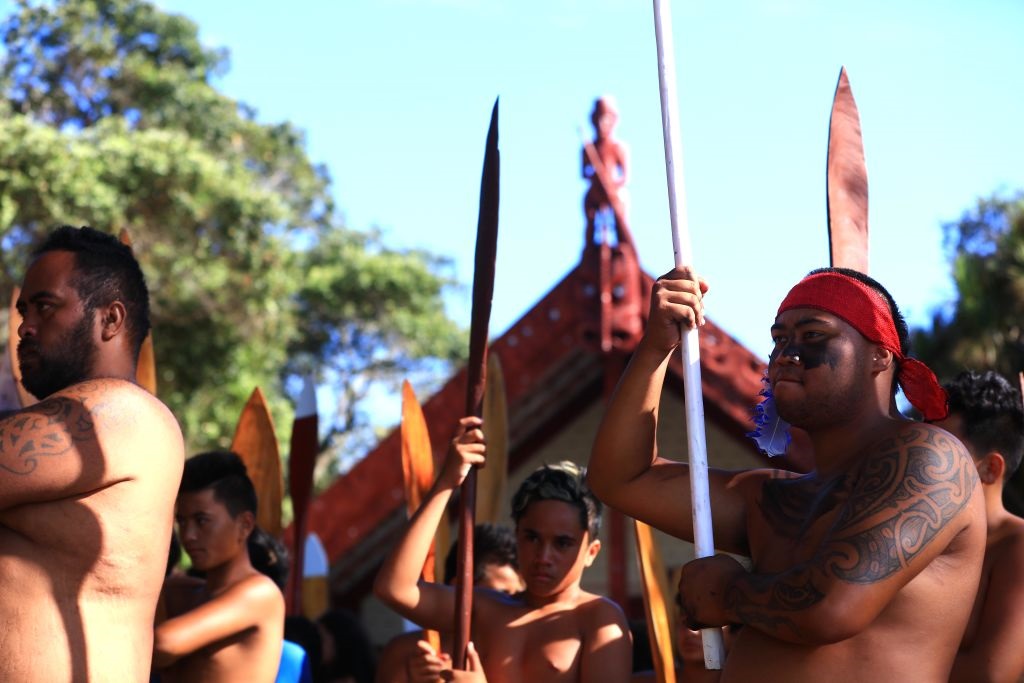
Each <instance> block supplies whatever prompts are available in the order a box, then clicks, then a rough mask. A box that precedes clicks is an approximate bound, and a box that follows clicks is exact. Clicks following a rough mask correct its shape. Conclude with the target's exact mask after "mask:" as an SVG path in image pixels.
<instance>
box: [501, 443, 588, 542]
mask: <svg viewBox="0 0 1024 683" xmlns="http://www.w3.org/2000/svg"><path fill="white" fill-rule="evenodd" d="M539 500H560V501H562V502H563V503H569V504H570V505H573V506H575V507H576V508H578V509H579V511H580V526H582V527H583V528H584V529H586V530H587V533H588V534H590V540H591V541H593V540H596V539H597V535H598V533H600V531H601V510H602V505H601V501H599V500H598V499H597V497H596V496H595V495H594V494H593V493H592V492H591V490H590V487H588V486H587V470H586V468H583V467H580V466H579V465H577V464H576V463H574V462H570V461H568V460H563V461H562V462H560V463H557V464H555V465H544V466H543V467H540V468H539V469H537V470H535V471H534V472H533V473H532V474H531V475H530V476H529V477H527V478H526V480H525V481H524V482H523V483H522V484H520V486H519V488H518V489H517V490H516V493H515V495H514V496H512V519H513V520H514V521H515V523H516V524H517V525H518V524H519V519H520V518H521V517H522V516H523V515H524V514H525V513H526V509H527V508H528V507H529V506H530V504H531V503H535V502H537V501H539Z"/></svg>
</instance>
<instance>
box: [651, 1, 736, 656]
mask: <svg viewBox="0 0 1024 683" xmlns="http://www.w3.org/2000/svg"><path fill="white" fill-rule="evenodd" d="M670 5H671V3H670V0H654V33H655V38H656V40H657V45H658V83H659V86H660V87H659V90H660V93H661V127H662V131H663V134H664V140H665V176H666V179H667V181H668V207H669V218H670V220H671V224H672V247H673V251H674V252H675V265H676V267H677V268H678V267H682V266H690V265H692V264H693V255H692V253H691V251H690V233H689V230H688V228H687V224H686V197H685V194H684V190H683V155H682V142H681V137H680V134H679V114H678V106H677V103H676V102H677V100H676V67H675V56H674V55H675V52H674V46H673V44H672V9H671V6H670ZM681 334H682V344H681V347H682V354H683V384H684V398H685V401H686V436H687V445H688V446H689V453H690V496H691V498H692V502H693V541H694V545H695V550H696V555H697V557H710V556H712V555H714V554H715V541H714V536H713V531H712V527H711V500H710V494H709V492H708V454H707V442H706V439H705V436H704V397H703V395H702V384H701V378H700V338H699V335H698V333H697V328H696V327H693V328H691V329H682V330H681ZM701 637H702V640H703V643H704V665H705V667H706V668H708V669H721V668H722V652H723V643H722V631H721V629H718V628H706V629H703V630H702V631H701Z"/></svg>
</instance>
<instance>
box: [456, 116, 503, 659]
mask: <svg viewBox="0 0 1024 683" xmlns="http://www.w3.org/2000/svg"><path fill="white" fill-rule="evenodd" d="M500 172H501V162H500V158H499V153H498V100H497V99H495V101H494V108H493V109H492V110H491V124H490V127H489V128H488V130H487V148H486V152H485V153H484V167H483V174H482V176H481V179H480V214H479V219H478V221H477V229H476V260H475V268H474V271H473V313H472V316H471V318H470V327H469V362H468V363H467V365H466V412H465V414H466V415H477V416H479V415H480V414H481V412H482V409H483V397H484V387H485V385H486V381H487V335H488V325H489V324H490V317H491V297H492V296H493V294H494V262H495V258H496V256H497V247H498V199H499V176H500ZM460 493H461V495H460V496H459V553H458V573H457V574H456V577H455V580H456V589H455V647H454V650H453V651H452V659H453V661H454V662H455V664H456V666H457V667H458V668H460V669H463V670H465V668H466V646H467V645H468V643H469V627H470V621H471V618H472V613H473V527H474V525H475V508H476V469H475V468H474V469H471V470H470V472H469V475H468V476H467V477H466V479H465V481H464V482H463V483H462V487H461V490H460Z"/></svg>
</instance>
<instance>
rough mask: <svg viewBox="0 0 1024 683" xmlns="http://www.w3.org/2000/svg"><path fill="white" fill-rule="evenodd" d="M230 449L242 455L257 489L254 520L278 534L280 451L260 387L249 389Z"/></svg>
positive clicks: (279, 530) (281, 485)
mask: <svg viewBox="0 0 1024 683" xmlns="http://www.w3.org/2000/svg"><path fill="white" fill-rule="evenodd" d="M231 450H232V451H234V452H235V453H237V454H238V456H239V457H240V458H242V462H244V463H245V469H246V471H247V472H248V473H249V479H251V480H252V485H253V487H254V488H255V489H256V499H257V500H258V501H259V506H258V508H257V510H256V523H257V524H258V525H259V526H260V528H261V529H263V530H264V531H266V532H267V533H268V534H270V535H271V536H273V537H274V538H280V537H281V496H282V495H283V490H284V485H283V484H282V483H281V453H280V449H279V448H278V445H277V432H276V430H275V429H274V420H273V418H272V417H271V415H270V409H269V408H267V401H266V399H264V398H263V392H262V391H260V388H259V387H256V388H255V389H253V390H252V394H251V395H250V396H249V400H248V401H246V403H245V407H244V408H242V413H241V415H239V416H238V425H237V426H236V427H235V437H234V438H233V439H232V440H231Z"/></svg>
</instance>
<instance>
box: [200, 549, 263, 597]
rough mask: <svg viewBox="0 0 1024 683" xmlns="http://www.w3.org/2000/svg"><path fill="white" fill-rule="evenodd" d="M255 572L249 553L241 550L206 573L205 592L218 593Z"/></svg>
mask: <svg viewBox="0 0 1024 683" xmlns="http://www.w3.org/2000/svg"><path fill="white" fill-rule="evenodd" d="M255 571H256V570H255V569H254V568H253V566H252V562H250V561H249V552H248V551H247V550H244V549H243V551H242V552H240V553H238V554H237V555H235V556H234V557H233V558H232V559H230V560H228V561H227V562H225V563H224V564H221V565H218V566H216V567H214V568H212V569H210V570H208V571H207V572H206V590H207V591H208V592H209V593H211V594H217V593H220V592H221V591H223V590H226V589H227V588H230V587H231V586H233V585H235V584H236V583H238V582H239V581H241V580H242V579H244V578H245V577H247V576H250V575H251V574H252V573H253V572H255Z"/></svg>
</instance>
